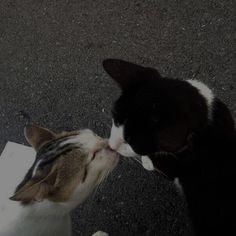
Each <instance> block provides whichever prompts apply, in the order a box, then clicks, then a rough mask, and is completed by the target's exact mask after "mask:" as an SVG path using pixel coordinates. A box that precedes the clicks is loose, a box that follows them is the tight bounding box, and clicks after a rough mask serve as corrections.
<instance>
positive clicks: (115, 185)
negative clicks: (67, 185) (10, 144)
mask: <svg viewBox="0 0 236 236" xmlns="http://www.w3.org/2000/svg"><path fill="white" fill-rule="evenodd" d="M235 15H236V14H235V1H233V0H227V1H224V0H214V1H212V0H198V1H196V0H135V1H128V0H127V1H121V0H110V1H101V0H100V1H99V0H94V1H93V0H63V1H62V0H35V1H33V0H12V1H10V0H0V130H1V131H0V151H1V150H2V149H3V147H4V145H5V143H6V142H7V141H8V140H11V141H15V142H19V143H26V141H25V139H24V137H23V126H24V120H23V119H22V118H21V116H20V115H19V112H20V111H21V110H24V111H26V112H28V113H29V114H30V115H31V117H32V118H33V120H34V121H35V122H37V123H38V124H41V125H43V126H46V127H48V128H51V129H53V130H56V131H62V130H73V129H78V128H82V127H89V128H91V129H93V130H95V131H96V132H97V133H98V134H100V135H102V136H108V135H109V129H110V126H111V115H110V108H111V104H112V102H113V101H114V100H115V99H116V98H117V96H118V95H119V89H118V88H117V86H116V85H115V84H114V82H113V81H112V80H110V79H109V77H108V76H107V75H106V74H105V72H104V71H103V69H102V65H101V62H102V60H103V59H104V58H107V57H114V58H122V59H126V60H130V61H133V62H136V63H140V64H143V65H147V66H154V67H156V68H157V69H158V70H159V72H160V73H161V74H162V75H164V76H170V77H175V78H182V79H187V78H188V79H189V78H195V79H198V80H201V81H203V82H205V83H206V84H208V85H209V86H210V87H211V88H213V90H214V91H215V93H216V94H217V96H219V97H220V98H221V99H222V100H223V101H225V102H226V103H227V104H228V105H229V107H230V109H231V111H232V114H233V116H234V117H235V116H236V104H235V100H236V95H235V87H236V83H235V51H236V50H235V47H234V45H235V39H236V35H235V32H236V29H235V28H236V27H235V25H236V24H235V23H236V21H235ZM73 223H74V225H73V228H74V235H83V236H90V235H91V234H92V233H93V232H95V231H96V230H98V229H100V230H104V231H107V232H108V233H110V235H111V236H121V235H122V236H136V235H137V236H138V235H158V236H175V235H179V236H190V235H191V224H190V222H189V219H188V217H187V214H186V204H185V201H184V198H183V197H181V196H180V195H179V194H178V193H177V191H176V190H175V188H174V187H173V184H172V183H170V182H168V181H166V180H165V179H163V178H162V177H161V176H158V175H154V174H152V173H148V172H146V171H144V170H143V169H142V168H141V167H140V166H139V165H138V164H133V163H132V162H130V161H127V160H122V161H121V162H120V164H119V166H118V168H117V169H116V170H115V171H114V172H113V174H112V175H111V176H110V178H108V180H107V181H106V182H105V183H104V184H103V185H102V187H101V189H100V190H99V191H98V192H97V194H96V195H94V196H92V197H91V198H90V199H89V200H88V201H87V202H86V203H85V204H83V205H82V206H81V207H79V208H78V209H77V210H76V211H75V213H74V214H73Z"/></svg>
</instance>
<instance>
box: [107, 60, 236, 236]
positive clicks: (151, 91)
mask: <svg viewBox="0 0 236 236" xmlns="http://www.w3.org/2000/svg"><path fill="white" fill-rule="evenodd" d="M103 67H104V69H105V70H106V72H107V73H108V74H109V75H110V76H111V77H112V78H113V79H114V80H115V81H116V82H117V83H118V84H119V86H120V88H121V90H122V93H121V96H120V97H119V99H118V100H117V101H116V102H115V104H114V107H113V111H112V113H113V126H112V129H111V136H110V139H109V145H110V147H111V148H112V149H114V150H117V151H118V152H119V153H120V154H122V155H124V156H127V157H134V156H137V155H139V156H141V157H142V163H143V166H144V167H145V168H146V169H148V170H153V169H155V168H156V169H158V170H160V171H161V172H162V173H164V174H165V175H166V176H168V177H169V178H171V179H172V180H176V182H179V183H180V185H181V187H182V189H183V191H184V194H185V196H186V199H187V202H188V207H189V213H190V216H191V218H192V221H193V225H194V227H195V230H196V233H197V235H201V236H205V235H207V236H210V235H236V217H235V213H236V193H235V189H234V187H235V186H236V185H235V180H236V165H235V163H236V162H235V159H236V132H235V127H234V121H233V118H232V116H231V114H230V112H229V110H228V108H227V107H226V105H225V104H224V103H222V102H221V101H220V100H219V99H218V98H216V97H215V96H214V94H213V93H212V91H211V90H210V89H209V88H208V87H207V86H206V85H204V84H203V83H201V82H198V81H194V80H188V81H182V80H177V79H171V78H164V77H162V76H161V75H160V74H159V73H158V71H157V70H155V69H153V68H147V67H142V66H139V65H136V64H133V63H129V62H126V61H123V60H117V59H107V60H105V61H104V62H103Z"/></svg>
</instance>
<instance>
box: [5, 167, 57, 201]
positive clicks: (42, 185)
mask: <svg viewBox="0 0 236 236" xmlns="http://www.w3.org/2000/svg"><path fill="white" fill-rule="evenodd" d="M56 178H57V169H56V168H51V171H50V172H49V173H48V174H47V175H46V177H32V178H31V179H29V180H28V181H27V182H26V183H25V184H24V185H23V186H21V187H20V188H19V189H17V191H16V192H15V194H14V195H13V196H12V197H10V198H9V199H10V200H12V201H21V202H26V203H28V202H32V201H43V200H44V199H46V198H48V197H49V196H52V195H53V194H54V193H55V191H56V187H55V182H56Z"/></svg>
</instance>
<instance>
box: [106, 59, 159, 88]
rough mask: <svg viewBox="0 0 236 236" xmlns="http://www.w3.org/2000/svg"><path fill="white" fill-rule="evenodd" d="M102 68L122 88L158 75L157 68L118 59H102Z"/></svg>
mask: <svg viewBox="0 0 236 236" xmlns="http://www.w3.org/2000/svg"><path fill="white" fill-rule="evenodd" d="M103 68H104V70H105V71H106V72H107V73H108V74H109V75H110V76H111V77H112V78H113V79H114V80H115V81H116V82H117V83H118V84H119V85H120V87H121V89H123V90H124V89H127V88H128V87H130V86H132V85H135V84H139V83H142V82H145V81H147V80H149V79H157V78H159V77H160V75H159V73H158V72H157V70H155V69H153V68H149V67H143V66H139V65H137V64H134V63H131V62H127V61H123V60H119V59H106V60H104V61H103Z"/></svg>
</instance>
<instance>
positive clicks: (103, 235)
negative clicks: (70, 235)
mask: <svg viewBox="0 0 236 236" xmlns="http://www.w3.org/2000/svg"><path fill="white" fill-rule="evenodd" d="M92 236H109V234H108V233H105V232H103V231H97V232H96V233H94V234H93V235H92Z"/></svg>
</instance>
